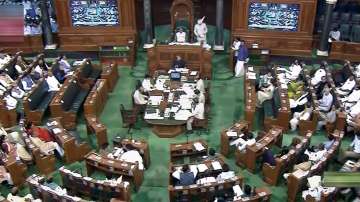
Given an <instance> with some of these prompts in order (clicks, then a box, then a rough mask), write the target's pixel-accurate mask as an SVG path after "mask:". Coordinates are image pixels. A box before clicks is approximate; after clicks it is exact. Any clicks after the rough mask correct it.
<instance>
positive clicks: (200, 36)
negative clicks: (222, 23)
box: [194, 16, 208, 45]
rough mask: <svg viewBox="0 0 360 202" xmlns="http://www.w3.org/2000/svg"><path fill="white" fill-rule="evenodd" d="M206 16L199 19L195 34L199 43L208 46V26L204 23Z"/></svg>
mask: <svg viewBox="0 0 360 202" xmlns="http://www.w3.org/2000/svg"><path fill="white" fill-rule="evenodd" d="M204 19H205V16H204V17H203V18H201V19H198V21H197V24H196V25H195V27H194V34H195V36H196V40H197V42H200V44H201V43H203V44H204V45H205V44H206V33H207V32H208V29H207V26H206V24H205V23H204Z"/></svg>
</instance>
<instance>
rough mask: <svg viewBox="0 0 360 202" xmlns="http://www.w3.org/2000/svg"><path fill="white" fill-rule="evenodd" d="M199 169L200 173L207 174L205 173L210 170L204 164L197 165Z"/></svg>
mask: <svg viewBox="0 0 360 202" xmlns="http://www.w3.org/2000/svg"><path fill="white" fill-rule="evenodd" d="M197 168H198V170H199V172H200V173H202V172H205V171H206V170H207V169H208V167H207V166H206V165H205V164H203V163H202V164H199V165H197Z"/></svg>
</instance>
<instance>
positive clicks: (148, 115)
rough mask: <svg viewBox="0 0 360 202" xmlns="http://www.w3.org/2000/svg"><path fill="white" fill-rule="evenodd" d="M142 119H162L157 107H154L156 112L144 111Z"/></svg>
mask: <svg viewBox="0 0 360 202" xmlns="http://www.w3.org/2000/svg"><path fill="white" fill-rule="evenodd" d="M144 119H164V117H162V116H160V115H159V109H156V113H145V116H144Z"/></svg>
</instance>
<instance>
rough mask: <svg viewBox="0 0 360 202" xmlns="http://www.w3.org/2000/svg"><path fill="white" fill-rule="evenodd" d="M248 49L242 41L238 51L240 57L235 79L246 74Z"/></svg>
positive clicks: (238, 57)
mask: <svg viewBox="0 0 360 202" xmlns="http://www.w3.org/2000/svg"><path fill="white" fill-rule="evenodd" d="M248 57H249V55H248V49H247V47H246V45H245V42H244V41H241V44H240V47H239V50H238V56H237V62H236V66H235V77H241V76H244V74H245V69H244V65H245V62H246V60H247V59H248Z"/></svg>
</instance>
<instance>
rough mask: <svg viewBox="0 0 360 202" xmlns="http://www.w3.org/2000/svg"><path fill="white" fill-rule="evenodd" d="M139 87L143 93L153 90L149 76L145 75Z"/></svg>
mask: <svg viewBox="0 0 360 202" xmlns="http://www.w3.org/2000/svg"><path fill="white" fill-rule="evenodd" d="M141 86H142V87H143V88H144V91H145V92H148V91H151V90H152V89H153V88H154V85H153V84H152V83H151V77H150V75H149V74H145V78H144V80H143V81H142V82H141Z"/></svg>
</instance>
